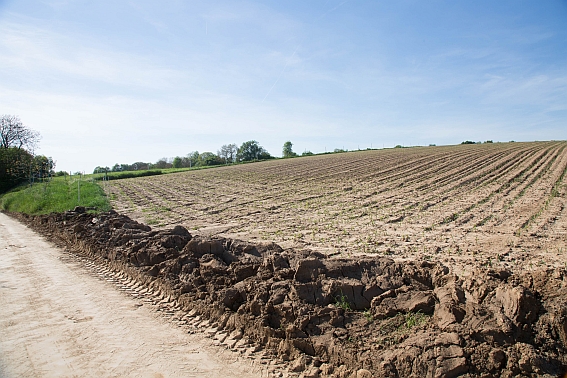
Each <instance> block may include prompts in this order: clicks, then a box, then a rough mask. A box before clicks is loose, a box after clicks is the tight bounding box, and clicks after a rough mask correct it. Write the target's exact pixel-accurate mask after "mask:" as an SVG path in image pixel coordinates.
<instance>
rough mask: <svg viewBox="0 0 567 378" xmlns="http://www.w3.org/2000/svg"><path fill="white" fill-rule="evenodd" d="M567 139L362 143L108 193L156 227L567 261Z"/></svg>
mask: <svg viewBox="0 0 567 378" xmlns="http://www.w3.org/2000/svg"><path fill="white" fill-rule="evenodd" d="M566 147H567V142H531V143H495V144H482V145H460V146H447V147H420V148H404V149H393V150H373V151H359V152H349V153H340V154H329V155H321V156H313V157H303V158H296V159H287V160H275V161H269V162H262V163H255V164H245V165H238V166H230V167H222V168H217V169H210V170H201V171H192V172H183V173H177V174H170V175H164V176H152V177H143V178H136V179H127V180H117V181H111V182H110V183H109V184H108V187H107V191H108V192H109V193H110V195H111V198H112V204H113V206H114V207H115V208H116V210H117V211H119V212H121V213H125V214H127V215H129V216H130V217H132V218H134V219H137V220H139V221H141V222H144V223H147V224H150V225H151V226H152V227H157V228H160V227H166V226H171V225H175V224H182V225H184V226H186V227H187V228H188V229H190V230H192V232H193V233H201V234H209V235H210V234H221V235H222V236H225V237H232V238H240V239H244V240H249V241H274V242H276V243H279V244H281V245H282V246H284V247H299V248H310V249H313V250H317V251H320V252H323V253H326V254H328V255H331V254H332V255H334V254H337V255H340V256H349V255H353V254H361V253H364V254H373V255H390V256H391V257H393V258H401V259H405V258H414V257H419V258H426V259H432V260H439V261H443V262H446V263H449V264H450V265H452V266H454V267H458V266H461V267H462V266H466V265H467V264H466V262H467V261H469V260H470V259H474V260H475V261H476V262H477V263H482V264H485V265H489V266H491V265H503V266H507V267H508V268H511V269H514V268H520V267H521V268H527V269H530V268H532V267H533V268H536V267H538V266H541V265H548V266H558V265H563V266H565V262H566V258H565V254H566V252H567V251H566V249H567V214H566V212H567V210H565V202H566V195H565V193H566V184H565V181H566V180H567V178H566V177H565V173H566V172H567V149H566ZM461 263H465V264H461Z"/></svg>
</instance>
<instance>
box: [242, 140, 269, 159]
mask: <svg viewBox="0 0 567 378" xmlns="http://www.w3.org/2000/svg"><path fill="white" fill-rule="evenodd" d="M271 158H272V157H271V156H270V154H269V153H268V151H266V150H265V149H264V148H263V147H262V146H260V145H259V144H258V142H256V141H255V140H249V141H248V142H244V143H242V145H241V146H240V148H239V149H238V153H237V155H236V160H238V161H252V160H261V159H271Z"/></svg>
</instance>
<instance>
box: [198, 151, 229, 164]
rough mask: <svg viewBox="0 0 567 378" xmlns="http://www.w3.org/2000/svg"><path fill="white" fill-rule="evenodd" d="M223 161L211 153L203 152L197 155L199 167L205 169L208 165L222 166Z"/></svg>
mask: <svg viewBox="0 0 567 378" xmlns="http://www.w3.org/2000/svg"><path fill="white" fill-rule="evenodd" d="M222 163H223V161H222V160H221V158H220V157H218V156H217V155H215V154H213V153H212V152H203V153H202V154H201V155H199V166H201V167H205V166H209V165H219V164H222Z"/></svg>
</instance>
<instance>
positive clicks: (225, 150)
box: [217, 143, 238, 164]
mask: <svg viewBox="0 0 567 378" xmlns="http://www.w3.org/2000/svg"><path fill="white" fill-rule="evenodd" d="M237 153H238V146H237V145H236V144H234V143H231V144H224V145H223V146H222V147H221V148H220V150H218V152H217V155H218V156H219V157H220V158H221V159H223V160H224V162H225V164H229V163H234V161H235V160H236V154H237Z"/></svg>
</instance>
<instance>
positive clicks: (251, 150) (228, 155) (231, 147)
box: [93, 140, 291, 173]
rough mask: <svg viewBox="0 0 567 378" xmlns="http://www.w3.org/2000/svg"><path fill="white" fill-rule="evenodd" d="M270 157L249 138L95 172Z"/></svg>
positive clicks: (100, 169)
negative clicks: (239, 141) (184, 153)
mask: <svg viewBox="0 0 567 378" xmlns="http://www.w3.org/2000/svg"><path fill="white" fill-rule="evenodd" d="M290 143H291V142H290ZM269 159H274V157H273V156H272V155H270V153H269V152H268V151H266V149H265V148H264V147H262V146H261V145H260V144H259V143H258V142H257V141H255V140H249V141H247V142H244V143H242V144H241V145H240V147H238V146H237V145H236V144H235V143H231V144H225V145H223V146H221V148H220V149H219V150H218V151H217V153H216V154H215V153H212V152H202V153H199V151H193V152H190V153H189V154H187V155H186V156H176V157H173V158H161V159H159V160H158V161H157V162H155V163H146V162H136V163H132V164H114V166H113V167H112V168H110V167H102V166H98V167H96V168H95V169H94V172H93V173H104V172H122V171H137V170H147V169H167V168H193V167H207V166H212V165H223V164H234V163H240V162H248V161H259V160H269Z"/></svg>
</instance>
